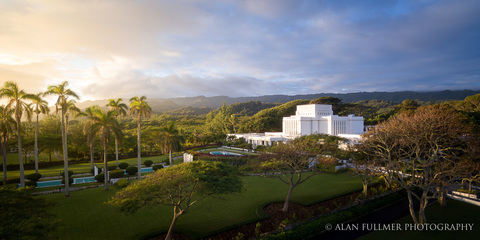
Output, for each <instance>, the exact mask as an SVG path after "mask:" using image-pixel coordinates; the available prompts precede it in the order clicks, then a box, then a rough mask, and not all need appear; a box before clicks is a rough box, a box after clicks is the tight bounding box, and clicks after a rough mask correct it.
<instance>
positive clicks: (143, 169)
mask: <svg viewBox="0 0 480 240" xmlns="http://www.w3.org/2000/svg"><path fill="white" fill-rule="evenodd" d="M141 171H142V173H148V172H153V168H152V167H146V168H142V170H141Z"/></svg>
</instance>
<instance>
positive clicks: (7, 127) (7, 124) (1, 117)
mask: <svg viewBox="0 0 480 240" xmlns="http://www.w3.org/2000/svg"><path fill="white" fill-rule="evenodd" d="M13 112H14V111H13V109H11V108H6V107H5V106H3V105H2V106H0V142H1V148H2V156H3V181H5V180H7V142H8V139H9V138H10V136H11V135H12V134H13V132H14V131H15V125H16V122H15V119H13V117H12V115H13Z"/></svg>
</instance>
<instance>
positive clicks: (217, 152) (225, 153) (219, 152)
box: [210, 151, 243, 156]
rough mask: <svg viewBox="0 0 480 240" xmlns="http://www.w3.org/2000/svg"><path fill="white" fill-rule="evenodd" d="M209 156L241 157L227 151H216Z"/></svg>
mask: <svg viewBox="0 0 480 240" xmlns="http://www.w3.org/2000/svg"><path fill="white" fill-rule="evenodd" d="M210 154H211V155H225V156H243V155H242V154H240V153H232V152H227V151H216V152H210Z"/></svg>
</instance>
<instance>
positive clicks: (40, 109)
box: [32, 93, 50, 173]
mask: <svg viewBox="0 0 480 240" xmlns="http://www.w3.org/2000/svg"><path fill="white" fill-rule="evenodd" d="M35 96H36V98H35V99H34V100H33V101H32V103H33V111H34V112H35V114H36V115H37V120H36V122H35V172H36V173H38V115H40V113H43V114H46V113H48V112H49V111H50V109H49V108H48V103H47V101H45V100H43V99H42V97H43V96H44V93H37V95H35Z"/></svg>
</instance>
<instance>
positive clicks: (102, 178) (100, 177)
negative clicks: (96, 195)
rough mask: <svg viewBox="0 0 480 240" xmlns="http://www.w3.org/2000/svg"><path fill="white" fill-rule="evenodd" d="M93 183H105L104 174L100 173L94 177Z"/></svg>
mask: <svg viewBox="0 0 480 240" xmlns="http://www.w3.org/2000/svg"><path fill="white" fill-rule="evenodd" d="M94 179H95V181H97V182H105V174H104V173H100V174H98V175H97V176H95V177H94Z"/></svg>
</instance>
